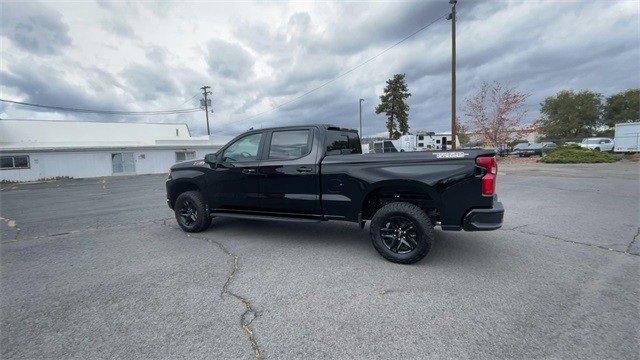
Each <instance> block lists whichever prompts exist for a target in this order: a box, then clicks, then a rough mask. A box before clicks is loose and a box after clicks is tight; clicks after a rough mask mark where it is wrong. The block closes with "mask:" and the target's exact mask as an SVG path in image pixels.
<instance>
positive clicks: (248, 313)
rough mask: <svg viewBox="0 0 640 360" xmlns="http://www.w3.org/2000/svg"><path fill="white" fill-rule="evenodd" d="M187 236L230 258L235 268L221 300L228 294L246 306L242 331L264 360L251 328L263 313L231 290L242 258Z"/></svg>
mask: <svg viewBox="0 0 640 360" xmlns="http://www.w3.org/2000/svg"><path fill="white" fill-rule="evenodd" d="M166 220H167V219H164V220H163V221H162V225H164V226H167V227H170V225H168V224H167V222H166ZM186 235H187V237H190V238H194V239H198V240H201V241H204V242H208V243H211V244H215V245H217V246H218V248H219V249H220V251H222V252H223V253H224V254H225V255H226V256H227V257H228V258H230V259H231V260H232V261H233V267H232V268H231V271H230V272H229V274H228V275H227V280H226V281H225V282H224V285H222V289H221V290H220V298H223V297H224V295H225V294H227V295H229V296H231V297H233V298H235V299H236V300H238V301H240V302H241V303H242V305H243V306H244V312H243V313H242V315H241V316H240V328H241V329H242V332H244V334H245V335H246V336H247V339H248V340H249V343H250V344H251V349H252V350H253V353H254V356H255V358H256V359H258V360H261V359H264V353H263V351H262V349H261V348H260V345H258V340H257V338H256V336H255V334H254V332H253V329H252V328H251V323H253V321H254V320H255V319H257V318H258V317H259V316H260V315H262V312H260V311H258V310H256V309H255V307H254V306H253V304H252V303H251V301H250V300H249V299H247V298H246V297H244V296H242V295H238V294H237V293H235V292H233V291H231V290H229V286H230V285H231V282H232V281H233V278H234V277H235V276H236V274H237V273H238V270H239V269H240V266H239V262H240V257H239V256H238V255H237V254H234V253H232V252H231V251H230V250H229V249H228V248H227V247H226V246H225V245H224V244H223V243H221V242H219V241H215V240H211V239H209V238H204V237H201V236H191V234H186Z"/></svg>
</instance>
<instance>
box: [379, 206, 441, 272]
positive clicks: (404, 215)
mask: <svg viewBox="0 0 640 360" xmlns="http://www.w3.org/2000/svg"><path fill="white" fill-rule="evenodd" d="M370 235H371V242H372V243H373V246H374V247H375V248H376V250H377V251H378V253H380V255H382V257H384V258H385V259H387V260H389V261H392V262H395V263H401V264H412V263H414V262H417V261H419V260H421V259H422V258H424V257H425V256H426V255H427V254H428V253H429V250H430V249H431V243H432V242H433V238H434V232H433V225H432V224H431V221H429V217H428V216H427V214H426V213H425V212H424V211H422V209H420V208H419V207H417V206H416V205H413V204H411V203H406V202H393V203H390V204H387V205H385V206H383V207H382V208H380V209H379V210H378V211H377V212H376V213H375V215H374V216H373V219H372V220H371V227H370Z"/></svg>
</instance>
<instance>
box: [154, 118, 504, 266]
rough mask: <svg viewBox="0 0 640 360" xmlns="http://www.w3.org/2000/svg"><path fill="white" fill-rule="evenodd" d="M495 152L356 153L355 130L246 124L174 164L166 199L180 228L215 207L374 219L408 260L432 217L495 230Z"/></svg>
mask: <svg viewBox="0 0 640 360" xmlns="http://www.w3.org/2000/svg"><path fill="white" fill-rule="evenodd" d="M496 175H497V165H496V160H495V153H494V152H493V151H488V150H482V149H469V150H460V151H440V152H404V153H391V154H362V150H361V144H360V139H359V137H358V133H357V132H356V131H355V130H348V129H343V128H339V127H336V126H331V125H307V126H288V127H278V128H270V129H260V130H250V131H248V132H246V133H244V134H242V135H240V136H238V137H236V138H235V139H233V140H232V141H230V142H229V143H228V144H227V145H225V146H223V147H222V148H221V149H220V150H219V151H218V152H217V153H215V154H208V155H206V156H205V158H204V160H195V161H187V162H182V163H179V164H176V165H174V166H173V167H171V171H170V174H169V177H168V178H167V180H166V188H167V203H168V204H169V207H171V208H172V209H174V211H175V216H176V220H177V221H178V224H179V225H180V227H181V228H182V229H183V230H184V231H188V232H198V231H203V230H206V229H207V228H208V227H209V226H210V224H211V219H212V218H213V217H217V216H228V217H240V218H254V219H256V218H257V219H281V220H285V219H286V220H297V221H323V220H345V221H352V222H356V223H359V224H360V226H361V227H364V226H365V222H366V221H367V220H371V224H370V233H371V240H372V242H373V246H374V247H375V248H376V250H377V251H378V252H379V253H380V254H381V255H382V256H383V257H385V258H386V259H388V260H390V261H394V262H398V263H413V262H416V261H418V260H420V259H422V258H423V257H424V256H425V255H426V254H427V253H428V252H429V249H430V246H431V243H432V241H433V237H434V230H433V229H434V226H435V225H438V224H439V225H440V227H441V228H442V229H443V230H461V229H464V230H467V231H477V230H494V229H498V228H500V226H502V216H503V213H504V209H503V207H502V204H501V203H500V202H498V201H497V196H496V194H495V183H496Z"/></svg>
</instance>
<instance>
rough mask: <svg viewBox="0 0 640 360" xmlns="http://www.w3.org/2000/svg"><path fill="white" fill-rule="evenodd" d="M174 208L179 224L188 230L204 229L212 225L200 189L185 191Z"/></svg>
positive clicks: (197, 230) (198, 230)
mask: <svg viewBox="0 0 640 360" xmlns="http://www.w3.org/2000/svg"><path fill="white" fill-rule="evenodd" d="M173 208H174V212H175V214H176V220H177V221H178V225H180V227H181V228H182V230H184V231H186V232H200V231H204V230H206V229H207V228H209V225H211V216H210V215H209V213H208V211H207V204H206V203H205V201H204V198H203V197H202V194H200V192H199V191H186V192H183V193H182V194H180V195H179V196H178V198H177V199H176V203H175V206H174V207H173Z"/></svg>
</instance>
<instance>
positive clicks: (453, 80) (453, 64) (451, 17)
mask: <svg viewBox="0 0 640 360" xmlns="http://www.w3.org/2000/svg"><path fill="white" fill-rule="evenodd" d="M457 2H458V1H457V0H449V4H451V13H450V14H449V16H447V20H451V149H453V150H455V149H456V136H457V132H458V128H457V126H456V3H457Z"/></svg>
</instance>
